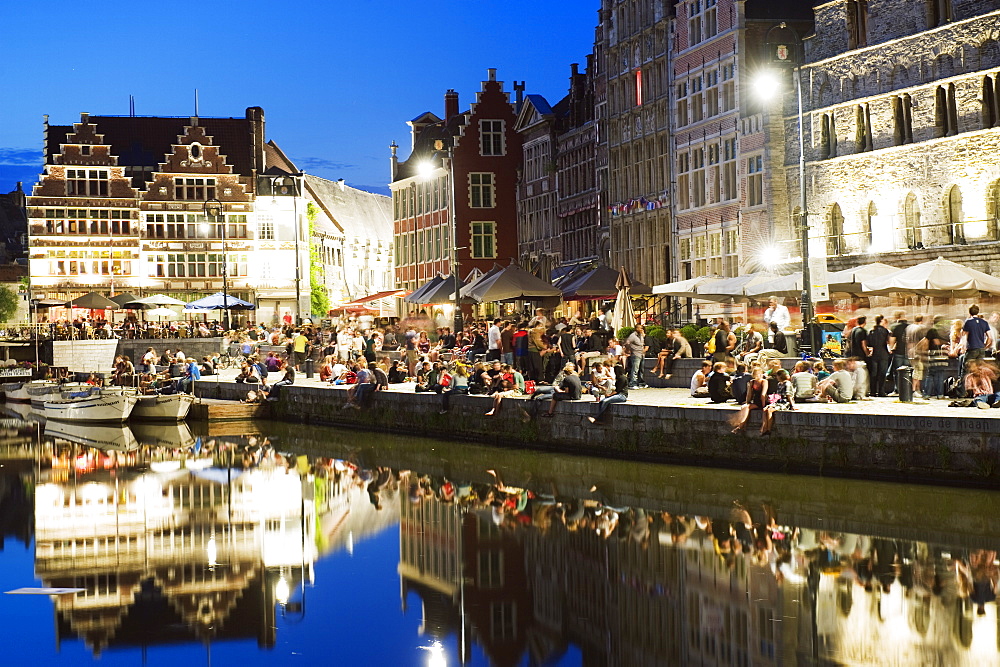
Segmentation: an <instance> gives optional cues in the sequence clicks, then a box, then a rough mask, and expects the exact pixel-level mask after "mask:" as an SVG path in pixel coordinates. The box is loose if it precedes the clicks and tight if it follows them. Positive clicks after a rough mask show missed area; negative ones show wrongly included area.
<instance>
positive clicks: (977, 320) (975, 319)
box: [959, 304, 993, 374]
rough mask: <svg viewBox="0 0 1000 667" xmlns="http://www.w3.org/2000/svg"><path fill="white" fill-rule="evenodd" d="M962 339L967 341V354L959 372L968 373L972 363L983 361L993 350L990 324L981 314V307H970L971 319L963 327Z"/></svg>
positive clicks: (962, 360) (963, 358)
mask: <svg viewBox="0 0 1000 667" xmlns="http://www.w3.org/2000/svg"><path fill="white" fill-rule="evenodd" d="M962 338H964V339H965V354H964V355H963V357H962V358H961V363H960V364H959V372H960V373H962V374H964V373H965V372H966V365H967V364H968V363H969V362H970V361H974V360H976V359H982V358H984V357H985V356H986V351H987V350H989V349H993V339H992V338H991V337H990V323H989V322H987V321H986V320H985V319H983V317H982V316H981V315H980V314H979V306H978V305H976V304H972V305H971V306H969V319H967V320H965V324H963V325H962Z"/></svg>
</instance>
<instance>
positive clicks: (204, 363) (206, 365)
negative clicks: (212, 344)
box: [201, 356, 215, 375]
mask: <svg viewBox="0 0 1000 667" xmlns="http://www.w3.org/2000/svg"><path fill="white" fill-rule="evenodd" d="M201 374H202V375H215V364H214V363H212V359H211V357H207V356H203V357H202V358H201Z"/></svg>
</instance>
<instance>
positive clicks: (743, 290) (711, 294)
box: [695, 273, 775, 301]
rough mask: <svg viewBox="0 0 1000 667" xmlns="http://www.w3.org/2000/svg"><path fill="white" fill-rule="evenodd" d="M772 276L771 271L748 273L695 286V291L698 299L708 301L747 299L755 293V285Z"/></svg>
mask: <svg viewBox="0 0 1000 667" xmlns="http://www.w3.org/2000/svg"><path fill="white" fill-rule="evenodd" d="M774 278H775V276H774V274H771V273H748V274H746V275H744V276H737V277H735V278H725V279H723V280H718V281H713V282H711V283H705V284H702V285H699V286H698V287H696V288H695V293H696V295H697V297H698V298H699V299H708V300H710V301H729V300H732V301H749V300H750V297H752V296H754V295H756V293H757V292H756V289H755V287H756V286H757V285H760V284H761V283H766V282H769V281H771V280H774Z"/></svg>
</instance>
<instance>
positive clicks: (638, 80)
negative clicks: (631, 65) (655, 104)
mask: <svg viewBox="0 0 1000 667" xmlns="http://www.w3.org/2000/svg"><path fill="white" fill-rule="evenodd" d="M635 104H636V106H640V107H641V106H642V70H641V69H638V70H636V71H635Z"/></svg>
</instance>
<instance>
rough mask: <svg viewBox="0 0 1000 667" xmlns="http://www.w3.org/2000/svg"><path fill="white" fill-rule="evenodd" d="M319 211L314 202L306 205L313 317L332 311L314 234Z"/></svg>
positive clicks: (320, 316)
mask: <svg viewBox="0 0 1000 667" xmlns="http://www.w3.org/2000/svg"><path fill="white" fill-rule="evenodd" d="M318 212H319V209H317V208H316V206H315V204H313V203H312V202H309V203H308V204H307V205H306V219H307V220H308V221H309V310H310V311H311V312H312V316H313V317H315V318H319V319H322V318H324V317H326V315H327V313H328V312H330V297H329V295H327V293H326V284H325V282H324V280H323V263H322V262H321V261H320V258H319V250H317V248H316V237H315V236H314V235H313V231H314V229H315V226H316V215H317V214H318Z"/></svg>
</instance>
